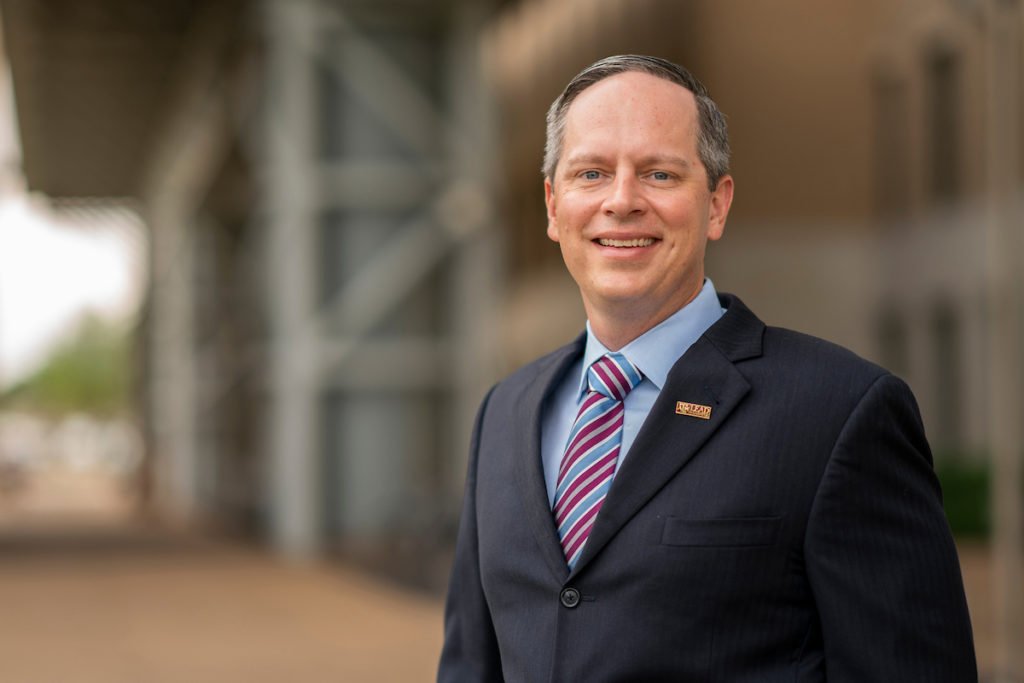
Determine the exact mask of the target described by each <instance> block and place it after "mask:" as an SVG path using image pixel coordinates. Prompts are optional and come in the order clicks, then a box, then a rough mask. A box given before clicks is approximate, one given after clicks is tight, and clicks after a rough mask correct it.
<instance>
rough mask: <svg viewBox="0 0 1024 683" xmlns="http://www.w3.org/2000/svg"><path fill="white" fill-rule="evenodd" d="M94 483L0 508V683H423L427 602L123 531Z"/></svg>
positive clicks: (338, 576)
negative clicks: (0, 615) (419, 682)
mask: <svg viewBox="0 0 1024 683" xmlns="http://www.w3.org/2000/svg"><path fill="white" fill-rule="evenodd" d="M129 509H130V508H128V507H127V501H126V500H125V499H124V497H123V496H120V495H119V493H118V491H117V484H116V482H114V481H112V480H110V479H109V477H108V478H106V479H103V478H102V477H100V478H92V479H91V480H90V478H89V477H88V476H86V475H83V474H80V473H79V474H74V473H67V472H50V473H49V474H48V476H46V477H42V478H40V477H36V480H35V482H34V486H33V487H32V488H31V489H30V490H29V491H26V492H25V493H24V495H20V496H19V497H18V499H17V500H11V499H10V498H9V497H8V498H7V499H6V500H5V499H0V610H2V613H3V618H2V619H0V681H2V682H3V683H70V682H71V681H74V682H75V683H207V682H208V683H236V682H238V683H243V682H244V683H264V682H265V683H320V682H321V681H323V682H325V683H326V682H327V681H330V682H332V683H339V682H352V683H364V682H365V683H376V682H378V681H379V682H381V683H405V682H407V681H408V682H415V681H429V680H432V678H433V675H434V671H435V666H436V661H437V655H438V652H439V650H440V646H441V635H442V633H441V628H442V626H441V612H442V607H441V602H440V600H439V599H437V598H428V597H424V596H422V595H419V594H417V593H414V592H411V591H409V590H405V589H403V588H401V587H399V586H395V585H393V584H389V583H387V582H385V581H382V580H376V579H374V578H372V577H369V576H367V575H365V574H361V573H359V572H356V571H352V570H347V569H345V568H343V567H339V566H338V565H337V564H331V565H327V564H316V565H310V566H304V567H296V566H289V565H286V564H285V563H283V562H281V561H278V560H275V559H274V558H272V557H271V556H269V555H268V554H267V553H265V552H262V551H260V550H258V549H250V548H244V547H240V546H232V545H228V544H225V543H223V542H214V541H211V540H208V539H206V540H204V539H198V538H194V537H186V536H182V535H176V534H174V533H171V532H168V531H161V530H158V529H153V528H147V527H145V526H143V525H141V524H140V523H138V522H135V523H132V522H131V521H127V520H130V518H129V517H127V516H126V514H125V513H126V512H127V511H128V510H129Z"/></svg>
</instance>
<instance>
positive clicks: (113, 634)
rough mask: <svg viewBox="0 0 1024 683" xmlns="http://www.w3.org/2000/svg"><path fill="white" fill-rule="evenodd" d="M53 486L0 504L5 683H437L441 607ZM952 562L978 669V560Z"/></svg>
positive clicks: (66, 482)
mask: <svg viewBox="0 0 1024 683" xmlns="http://www.w3.org/2000/svg"><path fill="white" fill-rule="evenodd" d="M51 474H53V476H50V477H48V479H47V484H46V486H45V487H39V488H37V489H36V490H35V491H34V492H33V493H32V494H31V495H29V496H23V497H22V498H21V499H20V501H19V502H18V504H17V505H12V504H11V501H10V500H7V501H5V500H3V499H0V609H2V611H3V618H2V619H0V682H3V683H69V682H71V681H74V682H75V683H165V682H166V683H186V682H187V683H207V682H209V683H236V682H237V683H243V682H244V683H264V682H266V683H319V682H321V681H324V682H327V681H331V682H332V683H337V682H342V681H343V682H351V683H376V682H378V681H379V682H386V683H414V682H416V681H429V680H431V679H432V677H433V674H434V667H435V664H436V658H437V654H438V651H439V649H440V645H441V611H442V607H441V602H440V599H437V598H428V597H424V596H422V595H420V594H417V593H414V592H412V591H409V590H405V589H403V588H401V587H398V586H395V585H393V584H389V583H387V582H384V581H381V580H376V579H374V578H372V577H369V576H367V575H365V574H361V573H358V572H355V571H352V570H348V569H345V568H343V567H340V566H338V565H337V564H331V565H326V564H318V565H312V566H305V567H295V566H289V565H286V564H284V563H282V562H280V561H277V560H275V559H273V558H272V557H271V556H269V555H268V554H267V553H265V552H262V551H259V550H257V549H251V548H243V547H238V546H231V545H226V544H224V543H221V542H214V541H211V540H208V539H206V540H204V539H198V538H194V537H186V536H180V535H175V534H173V533H170V532H167V531H159V530H154V529H152V528H146V527H144V526H142V525H140V524H138V523H135V524H133V523H130V522H128V521H125V520H126V519H127V518H126V516H125V512H126V510H127V508H126V507H124V506H123V505H122V506H121V507H120V508H119V507H118V504H112V501H113V502H116V501H117V500H119V498H118V494H117V491H116V489H112V488H110V486H111V485H112V484H111V482H109V481H107V482H103V481H93V482H91V483H89V482H84V480H83V479H82V477H81V476H76V477H69V476H65V475H61V474H60V473H51ZM85 484H88V485H85ZM104 487H107V488H106V489H104ZM961 560H962V564H963V569H964V577H965V582H966V585H967V590H968V598H969V602H970V605H971V611H972V615H973V618H974V622H975V636H976V639H977V649H978V655H979V661H980V663H981V668H982V672H985V671H988V670H990V666H991V661H992V659H991V658H992V652H991V638H992V622H991V614H992V610H991V604H990V603H991V596H990V592H989V588H988V586H989V582H988V565H989V563H988V552H987V549H986V548H985V547H983V546H978V545H964V546H962V547H961Z"/></svg>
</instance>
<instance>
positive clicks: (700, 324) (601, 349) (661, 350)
mask: <svg viewBox="0 0 1024 683" xmlns="http://www.w3.org/2000/svg"><path fill="white" fill-rule="evenodd" d="M724 312H725V311H724V309H723V308H722V305H721V304H720V303H719V302H718V293H717V292H715V286H714V284H712V282H711V280H710V279H705V280H704V286H703V287H701V290H700V293H699V294H697V296H696V297H695V298H694V299H693V301H691V302H690V303H688V304H686V305H685V306H683V307H682V308H680V309H679V310H678V311H676V312H675V313H673V314H672V315H670V316H669V317H668V318H666V319H665V320H663V321H662V322H660V323H658V324H657V325H656V326H654V327H652V328H651V329H649V330H647V331H646V332H644V333H643V334H642V335H640V336H639V337H637V338H636V339H634V340H633V341H631V342H629V343H628V344H626V345H625V346H623V347H622V348H621V349H619V353H621V354H622V355H624V356H625V357H626V358H627V359H628V360H629V362H631V363H632V364H633V365H635V366H636V367H637V369H638V370H640V372H642V373H643V375H644V381H648V380H650V382H651V383H652V384H654V386H655V387H656V388H657V389H658V390H659V391H660V390H661V387H662V386H663V385H664V384H665V379H666V378H667V377H668V371H669V370H671V369H672V366H673V365H675V363H676V361H677V360H679V357H680V356H682V355H683V354H684V353H686V350H687V349H689V348H690V347H691V346H692V345H693V343H694V342H695V341H697V340H698V339H699V338H700V336H701V335H702V334H704V331H705V330H707V329H708V328H709V327H711V326H712V325H713V324H714V323H715V321H717V320H718V319H719V318H720V317H721V316H722V313H724ZM608 352H609V351H608V349H607V348H605V345H604V344H602V343H601V342H600V341H598V339H597V337H595V336H594V334H593V332H592V331H591V329H590V321H589V320H588V321H587V346H586V349H585V350H584V352H583V369H582V370H581V372H580V382H579V391H578V393H577V400H578V399H579V397H580V396H582V395H583V394H584V393H585V392H586V390H587V369H588V368H589V367H590V366H591V365H592V364H593V363H594V361H596V360H597V359H598V358H600V357H601V356H603V355H604V354H606V353H608Z"/></svg>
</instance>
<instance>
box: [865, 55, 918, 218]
mask: <svg viewBox="0 0 1024 683" xmlns="http://www.w3.org/2000/svg"><path fill="white" fill-rule="evenodd" d="M873 99H874V125H875V135H874V141H875V154H874V163H875V173H874V182H875V190H874V198H875V209H876V212H877V214H878V216H879V217H881V218H893V217H902V216H905V215H906V214H907V211H908V209H909V208H910V150H909V145H908V140H907V138H908V134H909V129H910V122H909V114H908V107H907V87H906V83H905V82H904V81H903V80H901V79H899V78H896V77H894V76H891V75H883V76H881V77H879V78H878V79H877V80H876V81H875V87H874V98H873Z"/></svg>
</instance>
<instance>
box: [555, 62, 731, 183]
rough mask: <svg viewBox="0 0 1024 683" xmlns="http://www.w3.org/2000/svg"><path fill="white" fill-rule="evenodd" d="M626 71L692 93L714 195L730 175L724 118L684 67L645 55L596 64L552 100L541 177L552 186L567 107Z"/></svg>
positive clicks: (701, 151)
mask: <svg viewBox="0 0 1024 683" xmlns="http://www.w3.org/2000/svg"><path fill="white" fill-rule="evenodd" d="M627 71H640V72H643V73H648V74H651V75H652V76H657V77H658V78H664V79H665V80H666V81H670V82H672V83H676V84H678V85H681V86H683V87H684V88H686V89H687V90H689V91H690V92H692V93H693V96H694V99H696V101H697V120H698V125H699V128H698V132H697V156H698V157H700V161H701V163H702V164H704V169H705V170H706V171H707V174H708V188H709V189H710V190H711V191H714V190H715V188H716V187H718V181H719V180H720V179H721V178H722V176H724V175H726V174H727V173H728V172H729V131H728V128H727V126H726V123H725V115H724V114H723V113H722V112H721V110H720V109H719V108H718V105H717V104H715V101H714V100H712V99H711V96H710V95H709V94H708V89H707V88H705V87H704V85H703V84H702V83H701V82H700V81H698V80H697V79H696V77H694V75H693V74H691V73H690V72H689V71H687V70H686V69H684V68H683V67H681V66H679V65H678V64H675V63H673V62H670V61H668V60H667V59H661V58H660V57H649V56H647V55H615V56H613V57H605V58H604V59H601V60H598V61H596V62H594V63H593V64H591V65H590V66H588V67H587V68H585V69H584V70H583V71H581V72H579V73H578V74H576V76H575V77H574V78H573V79H572V80H571V81H569V85H567V86H565V90H563V91H562V94H561V95H559V96H558V97H557V98H555V101H554V102H552V103H551V108H550V109H548V116H547V124H548V128H547V140H546V141H545V143H544V168H543V172H544V176H545V177H546V178H548V179H549V180H551V181H552V182H554V177H555V168H556V167H557V166H558V161H559V159H560V158H561V156H562V145H563V143H564V142H565V118H566V115H567V113H568V111H569V105H571V104H572V103H573V100H575V99H576V97H577V96H578V95H579V94H580V93H581V92H583V91H584V90H586V89H587V88H589V87H590V86H592V85H594V84H595V83H597V82H598V81H601V80H603V79H605V78H608V77H610V76H614V75H616V74H620V73H625V72H627Z"/></svg>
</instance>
